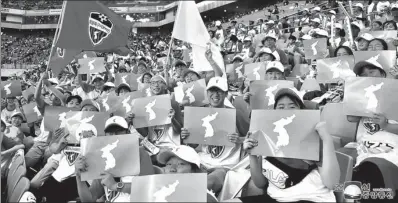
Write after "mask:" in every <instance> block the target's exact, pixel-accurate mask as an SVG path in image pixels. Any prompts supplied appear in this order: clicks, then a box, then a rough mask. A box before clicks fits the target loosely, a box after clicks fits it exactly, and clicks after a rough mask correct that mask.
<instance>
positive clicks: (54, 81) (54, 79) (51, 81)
mask: <svg viewBox="0 0 398 203" xmlns="http://www.w3.org/2000/svg"><path fill="white" fill-rule="evenodd" d="M48 82H50V83H52V84H56V85H59V82H58V79H57V78H50V79H48Z"/></svg>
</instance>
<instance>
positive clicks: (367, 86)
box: [344, 77, 398, 121]
mask: <svg viewBox="0 0 398 203" xmlns="http://www.w3.org/2000/svg"><path fill="white" fill-rule="evenodd" d="M397 85H398V81H396V80H395V79H386V78H363V77H357V78H349V79H348V80H346V82H345V89H344V111H345V113H346V115H353V116H362V117H373V114H374V113H380V114H383V115H384V116H386V117H387V119H391V120H396V121H398V111H397V109H396V108H395V104H397V102H398V97H397V96H396V92H397V91H398V86H397Z"/></svg>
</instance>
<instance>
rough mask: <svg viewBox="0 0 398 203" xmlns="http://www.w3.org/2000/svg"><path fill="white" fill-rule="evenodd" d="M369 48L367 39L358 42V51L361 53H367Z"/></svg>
mask: <svg viewBox="0 0 398 203" xmlns="http://www.w3.org/2000/svg"><path fill="white" fill-rule="evenodd" d="M368 46H369V41H367V40H365V39H360V40H359V41H358V49H359V51H366V50H367V49H368Z"/></svg>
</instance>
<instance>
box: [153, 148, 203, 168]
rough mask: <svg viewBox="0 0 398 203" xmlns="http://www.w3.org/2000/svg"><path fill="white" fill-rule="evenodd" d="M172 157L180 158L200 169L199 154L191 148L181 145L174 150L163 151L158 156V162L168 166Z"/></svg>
mask: <svg viewBox="0 0 398 203" xmlns="http://www.w3.org/2000/svg"><path fill="white" fill-rule="evenodd" d="M171 157H178V158H180V159H182V160H184V161H186V162H189V163H193V164H195V165H196V166H198V168H200V157H199V154H198V153H197V152H196V151H195V150H194V149H193V148H191V147H189V146H186V145H180V146H177V147H175V148H173V149H172V150H167V151H163V152H161V153H160V154H159V155H158V162H159V163H161V164H166V163H167V161H169V160H170V158H171Z"/></svg>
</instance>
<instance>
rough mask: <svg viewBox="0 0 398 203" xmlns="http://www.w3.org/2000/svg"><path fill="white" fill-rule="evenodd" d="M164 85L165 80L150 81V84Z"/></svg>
mask: <svg viewBox="0 0 398 203" xmlns="http://www.w3.org/2000/svg"><path fill="white" fill-rule="evenodd" d="M163 84H164V85H165V84H166V83H165V82H163V81H152V82H151V85H163Z"/></svg>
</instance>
